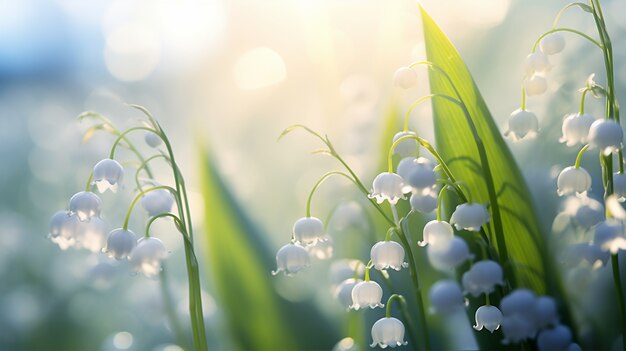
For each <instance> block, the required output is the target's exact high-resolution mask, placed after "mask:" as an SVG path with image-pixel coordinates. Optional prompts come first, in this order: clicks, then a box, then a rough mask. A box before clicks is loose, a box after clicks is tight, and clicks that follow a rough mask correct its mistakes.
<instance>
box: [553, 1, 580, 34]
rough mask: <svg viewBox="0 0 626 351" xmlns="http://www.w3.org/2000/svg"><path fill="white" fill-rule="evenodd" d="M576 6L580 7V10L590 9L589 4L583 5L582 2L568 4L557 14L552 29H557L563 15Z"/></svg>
mask: <svg viewBox="0 0 626 351" xmlns="http://www.w3.org/2000/svg"><path fill="white" fill-rule="evenodd" d="M574 6H578V7H580V8H587V7H589V6H588V5H587V4H585V3H582V2H573V3H571V4H567V5H565V6H564V7H563V8H562V9H561V10H560V11H559V12H558V13H557V14H556V17H555V18H554V22H553V23H552V28H553V29H554V28H556V26H557V24H558V23H559V20H560V19H561V16H562V15H563V13H565V11H567V10H568V9H570V8H572V7H574Z"/></svg>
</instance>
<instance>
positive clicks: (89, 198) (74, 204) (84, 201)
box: [69, 191, 102, 222]
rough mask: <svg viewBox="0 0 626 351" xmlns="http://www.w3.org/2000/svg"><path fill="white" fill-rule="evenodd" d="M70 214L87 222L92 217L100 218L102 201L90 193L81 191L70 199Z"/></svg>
mask: <svg viewBox="0 0 626 351" xmlns="http://www.w3.org/2000/svg"><path fill="white" fill-rule="evenodd" d="M69 207H70V213H71V214H75V215H76V216H78V219H80V220H81V221H83V222H85V221H88V220H90V219H91V218H92V217H96V216H100V208H101V207H102V200H100V197H98V195H96V194H94V193H92V192H90V191H81V192H79V193H76V194H74V196H72V197H71V198H70V206H69Z"/></svg>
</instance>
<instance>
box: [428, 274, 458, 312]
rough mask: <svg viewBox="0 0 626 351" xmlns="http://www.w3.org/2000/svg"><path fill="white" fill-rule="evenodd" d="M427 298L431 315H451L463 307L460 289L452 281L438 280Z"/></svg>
mask: <svg viewBox="0 0 626 351" xmlns="http://www.w3.org/2000/svg"><path fill="white" fill-rule="evenodd" d="M428 296H429V298H430V305H431V307H430V312H431V313H440V314H444V315H445V314H452V313H454V312H455V311H457V310H460V309H462V308H463V307H465V299H464V298H463V292H462V291H461V287H460V286H459V284H458V283H457V282H456V281H454V280H452V279H444V280H440V281H438V282H436V283H435V284H433V286H432V287H431V288H430V291H429V292H428Z"/></svg>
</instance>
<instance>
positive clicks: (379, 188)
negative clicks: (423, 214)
mask: <svg viewBox="0 0 626 351" xmlns="http://www.w3.org/2000/svg"><path fill="white" fill-rule="evenodd" d="M372 188H373V190H372V192H371V193H370V194H369V195H368V197H369V198H370V199H376V202H378V203H379V204H382V203H383V202H384V201H385V200H387V201H388V202H389V203H390V204H392V205H395V204H396V203H397V202H398V200H400V199H404V198H405V197H404V194H406V193H409V192H410V191H411V186H410V185H407V184H406V183H405V181H404V179H402V177H400V176H399V175H397V174H396V173H389V172H383V173H381V174H379V175H377V176H376V178H374V182H373V186H372Z"/></svg>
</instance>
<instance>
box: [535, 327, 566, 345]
mask: <svg viewBox="0 0 626 351" xmlns="http://www.w3.org/2000/svg"><path fill="white" fill-rule="evenodd" d="M571 343H572V331H571V330H570V329H569V328H568V327H566V326H564V325H558V326H556V327H554V328H552V329H544V330H542V331H541V332H539V335H537V348H538V349H539V351H564V350H566V349H567V348H568V347H569V346H570V344H571Z"/></svg>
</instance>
